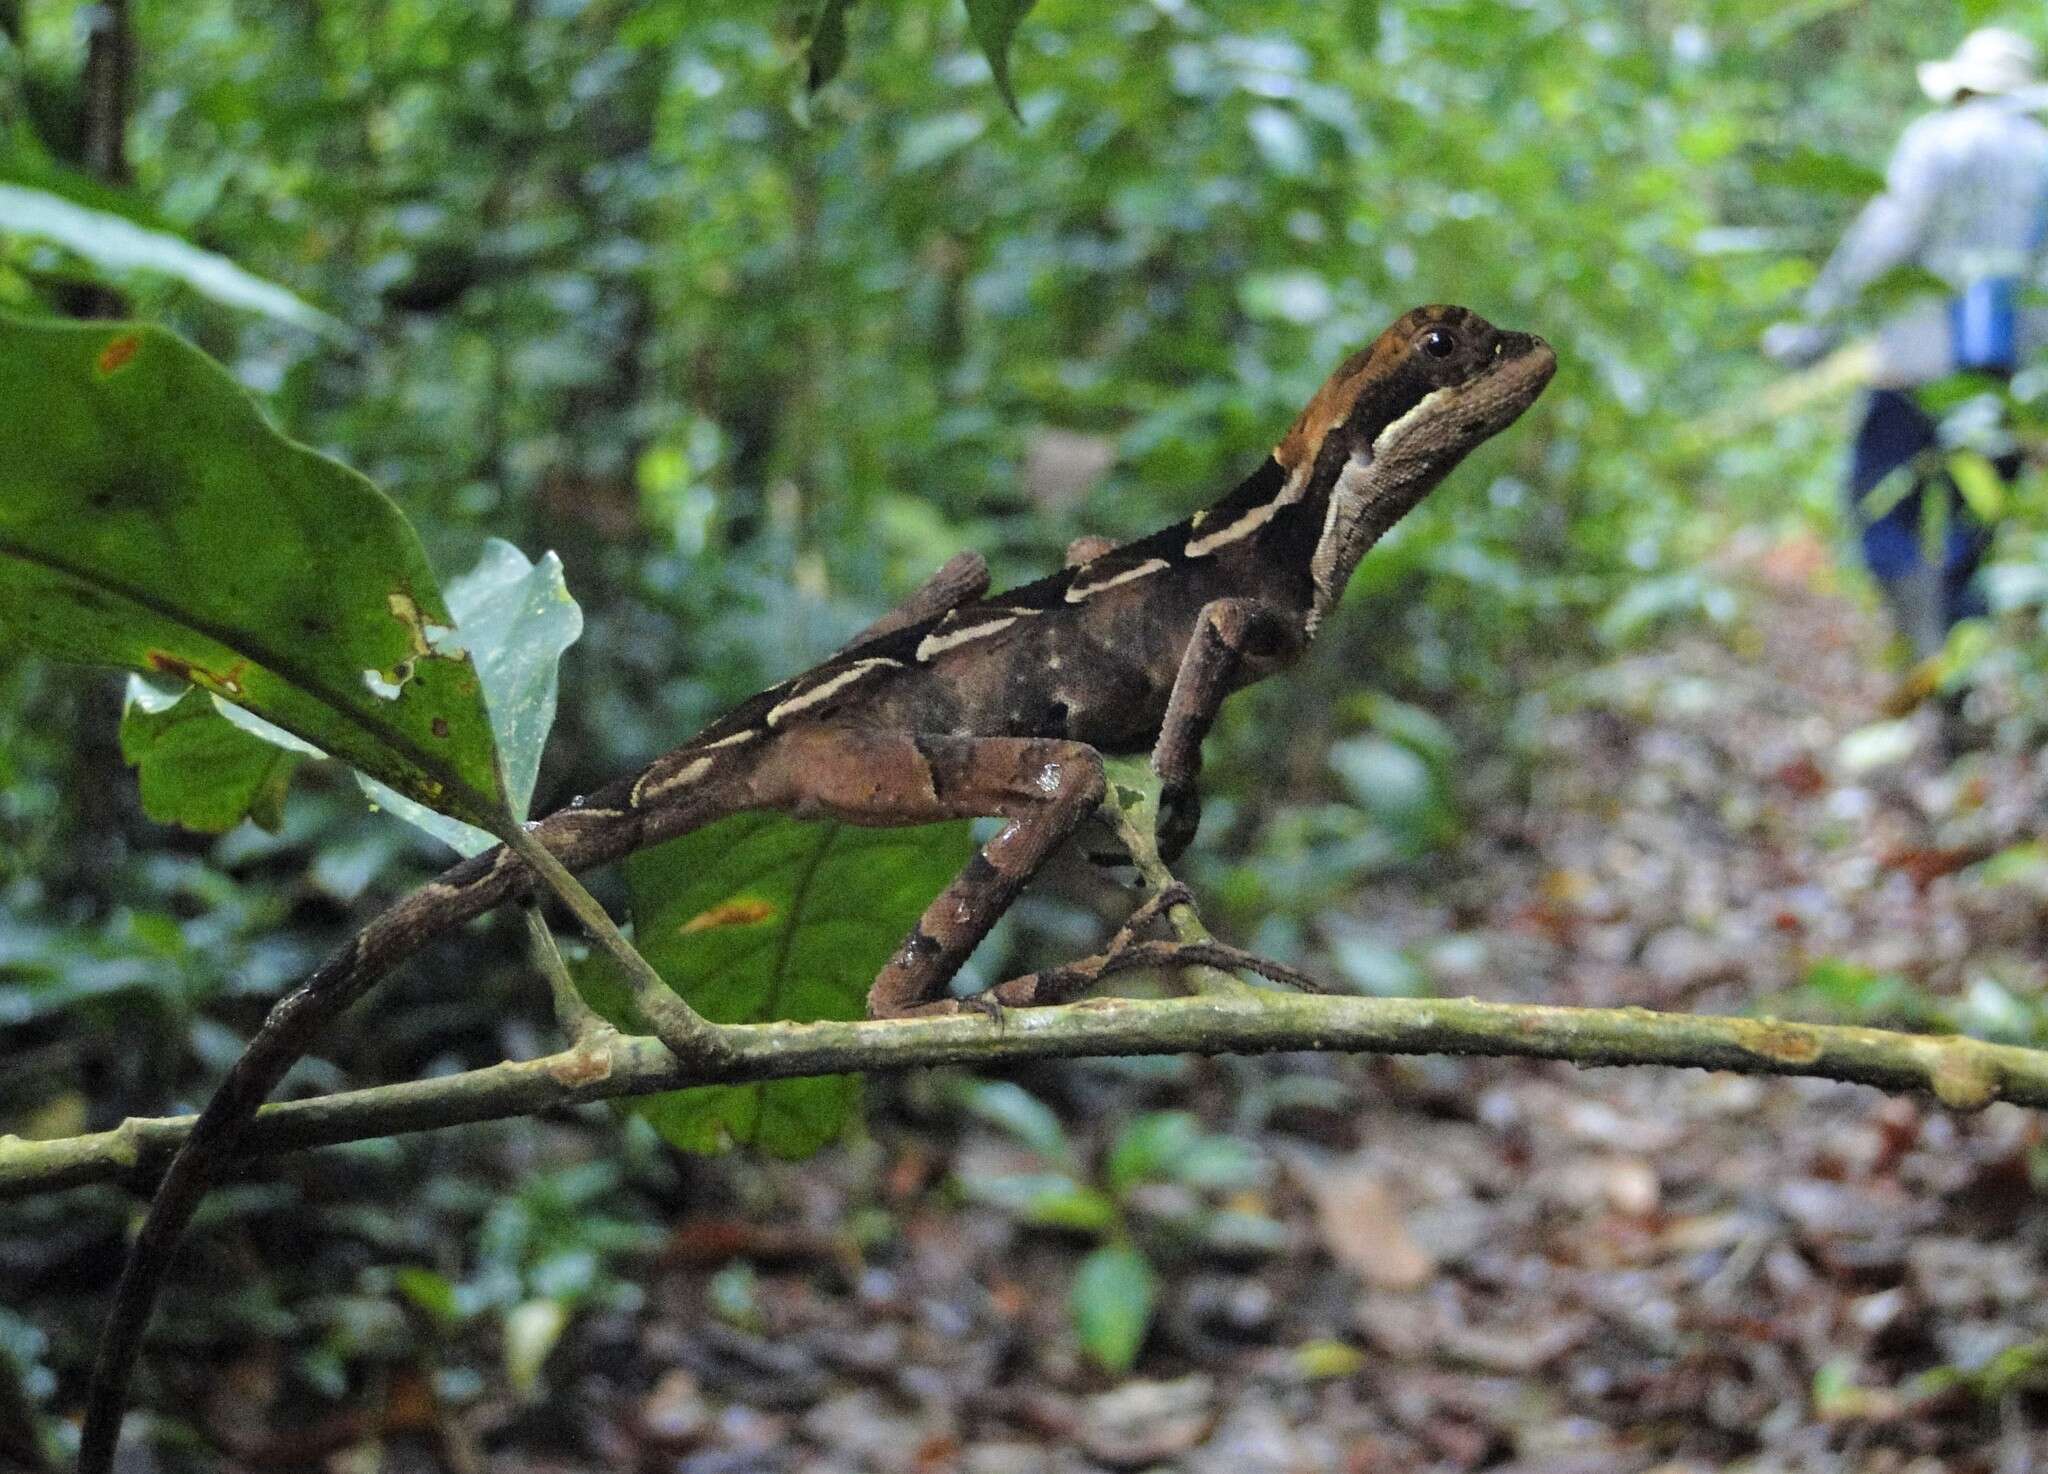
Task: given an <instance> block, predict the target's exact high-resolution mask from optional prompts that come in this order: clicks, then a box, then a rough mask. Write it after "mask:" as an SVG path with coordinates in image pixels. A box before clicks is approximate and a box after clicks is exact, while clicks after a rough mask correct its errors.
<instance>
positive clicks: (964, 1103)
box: [953, 1080, 1074, 1167]
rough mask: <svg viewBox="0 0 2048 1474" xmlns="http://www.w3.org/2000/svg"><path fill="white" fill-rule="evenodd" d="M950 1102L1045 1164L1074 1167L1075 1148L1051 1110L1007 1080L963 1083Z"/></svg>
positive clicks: (1029, 1093)
mask: <svg viewBox="0 0 2048 1474" xmlns="http://www.w3.org/2000/svg"><path fill="white" fill-rule="evenodd" d="M953 1101H954V1103H955V1104H956V1105H958V1106H959V1107H960V1108H961V1109H962V1110H964V1111H966V1112H967V1113H968V1114H969V1115H971V1116H974V1117H975V1118H977V1119H978V1120H982V1121H986V1122H987V1123H988V1124H989V1125H991V1126H993V1127H995V1128H996V1129H997V1130H999V1131H1002V1132H1005V1133H1006V1134H1008V1135H1010V1136H1012V1137H1014V1138H1016V1139H1017V1140H1018V1141H1021V1142H1023V1143H1024V1145H1026V1146H1028V1147H1030V1148H1031V1150H1033V1151H1035V1152H1037V1153H1038V1154H1039V1155H1040V1156H1041V1157H1044V1158H1045V1159H1046V1160H1047V1161H1048V1162H1057V1163H1059V1164H1060V1165H1061V1166H1064V1167H1072V1166H1073V1165H1074V1149H1073V1146H1072V1144H1071V1143H1069V1142H1068V1140H1067V1133H1066V1130H1065V1128H1063V1127H1062V1126H1061V1125H1060V1118H1059V1117H1058V1116H1056V1115H1054V1114H1053V1110H1052V1107H1051V1106H1049V1105H1047V1104H1046V1103H1045V1102H1044V1101H1042V1100H1040V1099H1039V1098H1038V1097H1037V1096H1035V1095H1033V1094H1032V1093H1031V1092H1030V1091H1028V1090H1026V1089H1025V1088H1024V1087H1023V1086H1022V1085H1018V1084H1016V1083H1014V1082H1012V1081H1009V1080H964V1081H962V1082H961V1084H960V1087H959V1089H958V1090H957V1091H956V1092H954V1095H953Z"/></svg>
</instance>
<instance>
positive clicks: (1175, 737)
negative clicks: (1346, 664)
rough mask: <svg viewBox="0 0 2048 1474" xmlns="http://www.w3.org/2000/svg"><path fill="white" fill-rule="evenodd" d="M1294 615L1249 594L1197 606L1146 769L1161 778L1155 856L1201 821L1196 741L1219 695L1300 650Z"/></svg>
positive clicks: (1174, 854) (1174, 846)
mask: <svg viewBox="0 0 2048 1474" xmlns="http://www.w3.org/2000/svg"><path fill="white" fill-rule="evenodd" d="M1305 643H1306V637H1305V636H1304V634H1303V633H1302V628H1301V622H1300V620H1299V619H1298V618H1297V617H1295V616H1292V615H1289V614H1287V613H1285V612H1284V611H1282V610H1279V609H1275V608H1273V607H1272V606H1271V605H1268V604H1261V603H1259V602H1257V601H1256V600H1252V599H1216V600H1213V601H1211V602H1210V603H1207V604H1204V605H1203V606H1202V612H1201V614H1200V615H1199V616H1198V617H1197V618H1196V620H1195V632H1194V635H1193V637H1192V638H1190V639H1189V640H1188V648H1187V650H1186V652H1185V653H1184V654H1183V655H1182V656H1181V661H1180V670H1179V672H1178V673H1177V674H1176V675H1175V676H1174V679H1173V694H1172V695H1171V696H1170V697H1169V698H1168V699H1167V703H1166V718H1165V721H1164V722H1163V723H1162V724H1161V726H1160V729H1159V741H1158V742H1157V743H1156V744H1155V745H1154V746H1153V748H1152V771H1153V772H1154V773H1157V774H1158V775H1159V828H1158V835H1159V856H1160V858H1161V859H1163V860H1165V861H1166V862H1167V863H1168V864H1171V863H1172V862H1173V861H1174V860H1176V859H1178V858H1179V857H1180V853H1181V851H1182V850H1184V849H1186V848H1187V847H1188V842H1189V841H1190V840H1192V839H1193V838H1194V837H1195V830H1196V828H1197V827H1199V826H1200V824H1201V822H1202V800H1201V795H1200V794H1199V793H1198V792H1197V791H1196V788H1195V780H1196V779H1197V778H1198V777H1200V776H1201V772H1202V739H1203V738H1205V737H1207V736H1208V735H1209V728H1210V727H1211V726H1212V725H1214V724H1215V721H1216V713H1217V712H1218V711H1220V710H1222V708H1223V699H1224V698H1225V697H1226V696H1228V695H1230V693H1231V692H1233V691H1235V690H1237V689H1238V688H1239V687H1240V686H1242V685H1244V684H1245V678H1246V677H1252V678H1255V677H1257V676H1260V675H1264V674H1266V673H1267V672H1268V671H1270V670H1272V669H1273V668H1274V667H1276V666H1280V665H1284V664H1286V663H1287V662H1288V661H1290V660H1292V659H1294V657H1295V656H1297V655H1299V654H1300V653H1301V649H1302V646H1303V645H1304V644H1305Z"/></svg>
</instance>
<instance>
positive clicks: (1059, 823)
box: [753, 725, 1106, 1018]
mask: <svg viewBox="0 0 2048 1474" xmlns="http://www.w3.org/2000/svg"><path fill="white" fill-rule="evenodd" d="M753 782H754V784H755V788H756V793H755V797H756V799H757V801H758V802H759V803H760V804H761V805H762V806H763V807H768V808H779V809H786V810H789V811H791V812H793V813H796V814H798V815H801V816H817V817H830V818H835V819H841V820H844V821H845V822H847V823H850V824H873V825H909V824H929V823H936V822H938V821H941V820H945V819H977V818H1000V819H1007V820H1008V821H1009V822H1008V823H1006V824H1005V825H1004V826H1003V827H1002V829H1001V830H999V831H998V832H997V833H996V835H995V836H994V837H993V838H992V839H990V840H989V841H988V843H986V844H984V845H983V846H982V847H981V848H980V849H979V850H978V851H976V852H975V854H974V855H973V856H972V857H971V858H970V859H969V860H968V862H967V864H966V865H965V866H964V867H963V868H962V869H961V871H960V873H959V874H958V875H956V876H955V877H954V878H953V880H952V881H951V883H950V884H948V885H947V886H946V888H945V889H944V890H943V891H941V892H939V894H938V897H937V899H935V900H934V901H933V902H932V903H931V905H929V906H927V907H926V908H925V911H924V915H923V916H921V917H920V918H919V919H918V923H917V925H916V926H914V927H913V928H911V931H910V935H909V936H907V937H906V938H904V941H903V945H902V946H901V947H900V948H898V949H897V951H896V953H895V955H894V956H893V957H891V958H890V959H889V961H888V962H887V963H885V964H884V965H883V967H882V970H881V971H880V972H879V973H877V974H876V976H875V982H874V986H873V987H872V988H871V989H869V991H868V1013H869V1014H870V1016H872V1017H875V1018H903V1017H908V1016H911V1015H915V1014H925V1013H952V1012H957V1011H958V1010H959V1008H960V1005H959V1004H958V1003H957V1002H955V1001H954V1000H953V999H952V998H950V997H948V996H947V994H946V985H947V984H948V983H949V982H951V981H952V979H953V975H954V974H955V973H957V972H958V971H959V970H960V966H961V964H962V963H964V962H965V961H966V960H967V958H968V955H969V954H970V953H971V952H973V950H974V949H975V947H976V946H977V945H979V944H980V942H981V939H982V938H983V937H985V936H987V935H988V932H989V928H990V927H992V926H994V925H995V924H996V922H997V921H998V920H1000V919H1001V917H1002V915H1003V913H1004V912H1005V911H1007V910H1009V908H1010V905H1011V903H1012V902H1014V901H1015V900H1016V899H1017V897H1018V895H1019V894H1020V893H1021V892H1022V891H1023V889H1024V887H1025V886H1026V885H1028V884H1029V883H1030V881H1031V877H1032V876H1034V875H1035V874H1037V873H1038V869H1039V867H1040V866H1042V865H1043V864H1044V863H1045V861H1046V860H1047V858H1049V857H1050V856H1051V855H1052V853H1053V851H1055V850H1057V849H1058V848H1059V847H1060V845H1061V844H1062V843H1064V842H1065V841H1066V839H1067V838H1068V836H1070V835H1071V834H1073V832H1074V831H1075V830H1076V829H1077V828H1079V827H1080V825H1081V823H1082V821H1083V820H1085V819H1086V818H1087V817H1088V816H1089V815H1090V814H1092V813H1094V812H1095V809H1096V806H1097V805H1098V804H1100V803H1101V802H1102V796H1103V793H1104V792H1105V787H1106V783H1105V779H1104V777H1103V772H1102V756H1101V754H1100V753H1098V752H1096V750H1095V749H1094V748H1092V747H1089V746H1087V745H1086V744H1085V743H1080V742H1067V741H1061V740H1057V739H1054V738H1040V737H935V736H926V735H922V734H913V733H909V732H890V731H878V730H873V729H869V728H855V727H839V726H830V725H820V726H816V727H809V728H803V729H799V730H793V731H790V732H788V733H786V734H785V735H784V736H783V737H782V738H781V740H780V741H779V742H778V743H777V745H776V747H775V749H774V750H773V751H772V752H770V753H768V754H764V761H763V763H762V766H761V768H760V769H759V770H757V772H756V774H755V775H754V779H753Z"/></svg>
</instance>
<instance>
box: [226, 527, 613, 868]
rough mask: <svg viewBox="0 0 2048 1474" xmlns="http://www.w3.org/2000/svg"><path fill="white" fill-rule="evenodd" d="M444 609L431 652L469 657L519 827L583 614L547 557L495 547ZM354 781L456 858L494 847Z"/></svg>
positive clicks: (276, 733)
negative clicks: (446, 627) (443, 630)
mask: <svg viewBox="0 0 2048 1474" xmlns="http://www.w3.org/2000/svg"><path fill="white" fill-rule="evenodd" d="M447 599H448V610H449V613H450V614H451V615H453V616H454V619H455V631H454V633H453V634H452V635H450V636H443V637H442V638H441V639H439V640H437V641H436V648H437V649H448V651H449V653H454V651H453V650H452V649H449V647H460V648H461V649H463V650H467V651H468V652H469V657H470V660H471V662H472V663H473V664H474V665H475V666H476V672H477V679H478V680H479V682H481V683H482V685H483V692H484V706H485V708H486V709H487V710H488V712H489V714H490V719H491V730H492V732H493V734H494V735H495V736H496V738H497V742H498V757H499V761H500V763H501V764H502V765H503V768H504V774H505V789H506V793H507V795H508V797H509V799H510V802H511V805H512V813H513V816H514V817H515V818H519V819H524V818H525V817H526V813H527V807H528V805H529V804H531V803H532V801H533V785H534V780H535V778H536V777H537V776H538V774H539V772H540V758H541V752H542V750H543V749H544V748H545V747H546V746H547V738H548V732H549V730H550V729H551V728H553V726H554V723H555V700H556V694H557V688H558V671H559V668H560V663H561V658H562V652H563V651H565V650H567V649H568V648H569V647H570V646H571V645H573V644H575V643H576V639H577V637H578V636H579V635H581V634H582V632H583V611H582V610H581V609H580V608H578V607H577V604H576V601H575V600H574V599H573V598H571V597H570V596H569V590H568V586H567V585H566V584H565V583H564V582H563V579H562V561H561V559H559V558H557V557H556V556H555V555H554V554H553V553H547V554H545V555H543V556H542V558H541V560H540V561H539V562H538V563H535V562H532V561H531V560H529V559H528V558H527V556H526V555H525V554H524V553H522V552H520V551H519V549H517V548H515V547H514V546H512V544H510V543H508V542H505V541H503V540H502V539H500V538H492V539H491V540H490V541H489V542H487V543H485V544H484V551H483V556H482V557H481V558H479V559H478V560H477V563H476V566H475V567H474V568H472V569H470V571H469V572H467V573H465V574H463V575H462V577H460V578H458V579H456V580H454V581H453V582H452V583H450V584H449V585H448V589H447ZM222 705H223V709H222V715H224V716H226V717H227V718H228V720H230V721H232V722H234V723H235V724H236V725H237V726H239V727H242V728H243V729H244V730H246V731H249V732H253V733H255V734H256V735H257V736H259V737H264V738H267V739H268V740H270V741H272V742H275V743H277V744H278V746H280V747H290V748H292V750H294V751H298V752H305V753H311V754H313V755H314V756H319V755H321V754H320V752H319V749H317V748H314V747H311V746H308V745H307V744H305V743H300V742H298V741H297V739H295V738H293V737H292V736H291V735H290V734H289V733H287V732H283V731H280V730H279V729H278V728H276V727H274V726H272V725H271V724H270V723H268V722H265V721H264V720H263V719H262V718H260V717H256V716H252V715H250V714H249V713H247V712H241V711H238V710H235V709H232V708H229V707H227V706H226V705H225V704H222ZM356 781H357V782H359V783H361V784H362V786H363V791H364V792H365V793H367V794H368V795H369V796H370V799H371V801H372V802H373V803H375V804H376V805H378V807H380V808H384V809H389V810H390V811H391V812H392V813H394V814H396V815H397V816H398V817H399V818H401V819H404V820H405V821H406V822H407V823H409V824H412V825H414V826H415V827H416V828H419V829H422V830H424V831H425V832H427V833H428V834H431V835H433V836H434V838H436V839H438V840H440V841H441V842H442V843H444V844H446V845H448V846H449V847H450V848H452V849H453V850H455V851H456V853H458V854H462V855H478V854H482V853H483V852H484V851H485V850H487V849H489V848H490V847H491V846H492V845H494V844H496V843H497V840H495V839H494V838H492V836H491V835H490V834H488V833H487V832H485V831H484V830H482V829H478V828H476V827H475V826H474V825H470V824H465V823H463V822H462V821H461V820H459V819H451V818H449V817H448V816H447V815H446V814H439V813H436V812H435V811H434V810H432V809H429V808H427V807H426V806H425V805H424V804H418V803H414V802H413V801H412V800H410V799H408V798H406V797H405V796H404V795H402V794H399V793H396V792H394V791H393V790H392V789H391V788H389V787H387V786H386V785H384V784H382V783H379V782H378V781H377V780H376V779H374V778H370V777H367V776H365V775H364V774H362V773H358V774H357V775H356Z"/></svg>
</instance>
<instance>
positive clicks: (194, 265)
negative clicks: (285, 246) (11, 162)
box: [0, 184, 354, 341]
mask: <svg viewBox="0 0 2048 1474" xmlns="http://www.w3.org/2000/svg"><path fill="white" fill-rule="evenodd" d="M0 234H6V235H18V236H28V237H30V238H33V239H36V240H46V241H49V242H51V243H52V244H54V245H58V246H62V247H63V248H64V249H65V250H67V251H70V252H71V253H72V254H73V255H76V256H82V257H84V258H85V259H86V260H87V261H90V262H91V263H92V264H93V265H94V266H95V267H97V268H98V269H99V270H101V271H103V272H105V273H106V274H107V275H109V276H121V275H123V274H125V273H127V272H132V271H144V272H151V273H153V274H155V275H158V276H168V277H171V278H173V279H174V280H176V281H181V282H183V283H184V284H185V285H186V286H188V287H190V288H192V289H193V290H194V291H195V292H198V293H200V294H201V295H203V296H207V297H211V298H212V299H213V300H214V301H216V302H219V303H221V304H222V305H224V306H228V307H240V308H244V309H247V310H248V311H251V312H260V313H262V314H264V315H265V316H266V317H274V318H276V319H278V320H279V321H280V322H288V323H292V324H294V325H295V326H298V327H302V328H310V329H312V330H313V331H314V332H318V333H325V334H327V335H328V336H329V337H332V338H337V339H340V340H343V341H347V340H348V339H350V338H352V337H353V336H354V334H353V333H351V332H350V330H349V329H348V327H347V326H346V325H344V324H343V323H341V322H339V321H337V320H336V319H334V318H332V317H329V316H328V315H327V314H326V313H324V312H322V311H320V309H318V308H317V307H314V306H312V305H311V304H310V303H308V302H305V301H303V300H302V299H300V298H299V297H297V296H294V295H293V294H292V293H291V292H288V291H286V290H285V289H284V288H283V287H281V286H278V285H277V284H276V283H275V282H267V281H265V280H264V279H263V278H262V277H260V276H256V275H253V274H252V273H250V272H248V271H245V270H244V269H243V268H241V267H239V266H237V265H236V264H235V263H234V262H232V261H230V260H228V258H227V257H225V256H221V255H217V254H215V253H214V252H212V251H206V250H201V249H200V248H199V247H198V246H195V245H193V244H192V243H191V242H190V241H185V240H180V239H179V238H178V237H177V236H174V235H171V234H169V233H168V232H165V231H161V230H151V229H149V228H148V227H147V226H142V225H137V224H136V223H135V222H134V221H132V220H129V219H127V218H125V217H124V216H120V215H116V214H113V213H111V212H109V211H106V210H95V209H93V208H91V207H90V206H88V205H80V204H76V203H74V202H73V201H71V200H67V199H64V198H63V197H62V196H60V195H54V194H51V193H50V192H49V191H48V190H42V189H30V188H28V187H26V186H24V185H19V184H0Z"/></svg>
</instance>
